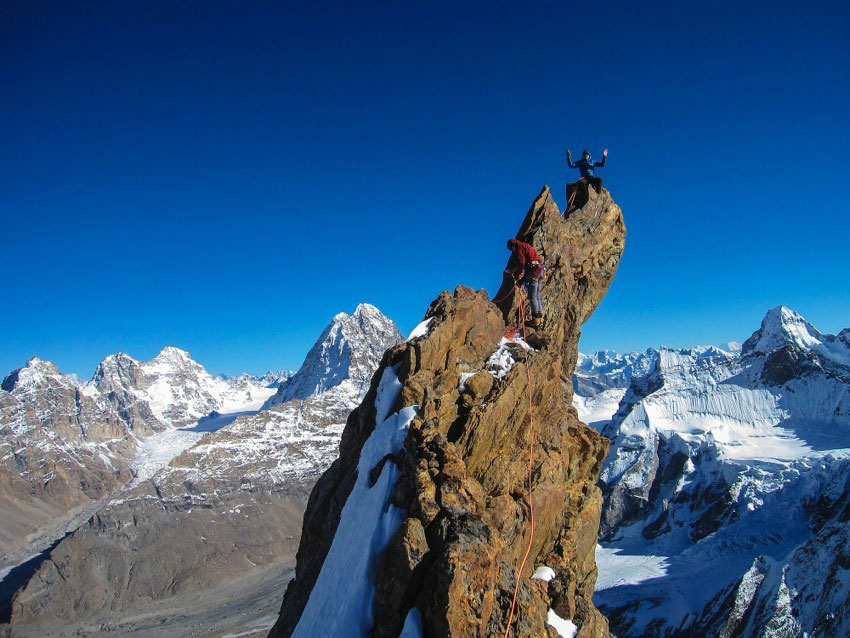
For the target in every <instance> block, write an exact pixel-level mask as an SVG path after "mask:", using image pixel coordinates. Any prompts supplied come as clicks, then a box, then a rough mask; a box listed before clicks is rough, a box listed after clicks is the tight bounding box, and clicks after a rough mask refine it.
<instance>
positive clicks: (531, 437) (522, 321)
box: [504, 284, 534, 638]
mask: <svg viewBox="0 0 850 638" xmlns="http://www.w3.org/2000/svg"><path fill="white" fill-rule="evenodd" d="M513 289H516V284H514V288H513ZM518 314H519V324H520V326H522V338H523V340H525V339H526V336H527V335H526V330H525V300H523V299H521V300H520V304H519V311H518ZM524 363H525V374H526V380H527V382H528V418H529V422H530V428H529V440H530V442H529V446H528V511H529V522H530V526H531V533H530V535H529V537H528V547H527V548H526V550H525V555H524V556H523V557H522V563H520V566H519V570H517V576H516V587H514V596H513V600H512V601H511V612H510V615H509V616H508V625H507V627H505V637H504V638H508V632H510V630H511V623H513V620H514V609H515V608H516V599H517V595H518V594H519V580H520V577H521V576H522V570H523V569H524V568H525V563H526V562H527V561H528V555H529V554H530V553H531V544H532V542H533V541H534V498H533V494H532V478H533V475H534V405H533V403H532V395H533V394H534V390H533V388H532V385H531V368H530V367H529V364H528V351H527V350H526V351H525V362H524Z"/></svg>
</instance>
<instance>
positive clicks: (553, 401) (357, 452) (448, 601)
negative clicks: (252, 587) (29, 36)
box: [270, 188, 625, 638]
mask: <svg viewBox="0 0 850 638" xmlns="http://www.w3.org/2000/svg"><path fill="white" fill-rule="evenodd" d="M624 237H625V227H624V225H623V219H622V214H621V211H620V209H619V207H618V206H617V205H616V204H615V203H614V202H613V200H612V199H611V198H610V196H609V194H608V192H607V191H605V190H603V191H602V192H601V193H600V194H596V193H593V192H591V193H590V194H589V200H588V202H587V203H586V204H585V206H584V207H582V208H580V209H578V210H575V211H573V212H572V213H571V214H570V215H569V216H568V217H567V218H566V219H564V218H563V217H562V216H561V214H560V212H559V211H558V209H557V207H556V205H555V203H554V202H553V200H552V197H551V195H550V193H549V190H548V188H544V189H543V191H542V192H541V193H540V195H539V196H538V197H537V199H536V200H535V201H534V203H533V204H532V206H531V209H530V210H529V212H528V214H527V215H526V217H525V220H524V222H523V223H522V225H521V227H520V230H519V232H518V233H517V238H519V239H521V240H522V241H525V242H528V243H531V244H532V245H533V246H534V247H535V248H536V249H537V251H538V252H539V253H540V254H541V255H542V256H543V257H544V259H545V263H546V270H545V273H544V282H543V285H542V296H543V298H544V306H545V312H544V317H545V322H546V324H545V325H546V330H545V332H541V331H532V330H530V329H529V330H528V332H527V336H526V339H525V340H523V339H519V338H513V339H506V338H505V337H504V335H505V334H506V332H507V330H508V327H509V326H510V325H511V324H513V325H516V310H517V305H518V303H519V296H518V294H517V292H516V291H515V290H514V289H513V285H512V282H508V281H505V282H504V283H503V285H502V288H501V289H500V291H499V292H498V293H497V294H496V297H495V298H496V299H497V300H498V301H499V304H498V305H497V304H495V303H493V302H491V301H490V300H489V299H488V296H487V294H486V292H485V291H478V292H475V291H473V290H471V289H469V288H464V287H459V288H458V289H457V290H456V291H455V293H454V294H453V295H452V294H449V293H443V294H441V295H440V296H439V297H438V298H437V299H436V300H435V301H434V302H433V303H432V304H431V306H430V308H429V309H428V311H427V313H426V315H425V322H426V323H424V324H423V325H422V326H420V328H419V329H417V330H416V331H415V332H414V334H417V335H421V336H417V337H415V338H413V339H411V340H410V341H409V342H407V343H405V344H402V345H400V346H397V347H395V348H393V349H392V350H390V351H388V352H387V353H386V355H385V356H384V358H383V360H382V362H381V366H380V368H379V370H378V372H377V373H376V374H375V376H374V378H373V380H372V384H371V387H370V389H369V392H368V394H367V395H366V397H365V399H364V401H363V402H362V403H361V404H360V406H359V407H358V408H357V409H355V410H354V411H353V412H352V413H351V415H350V416H349V417H348V421H347V424H346V428H345V430H344V432H343V436H342V442H341V444H340V455H339V458H338V459H337V460H336V461H335V462H334V463H333V465H332V466H331V467H330V468H329V469H328V471H327V472H326V473H325V474H324V475H323V476H322V477H321V478H320V479H319V481H318V483H317V485H316V487H315V488H314V490H313V492H312V494H311V496H310V500H309V503H308V506H307V511H306V513H305V516H304V524H303V529H302V536H301V543H300V546H299V550H298V556H297V567H296V576H295V578H294V579H293V580H292V581H291V582H290V584H289V587H288V588H287V591H286V594H285V597H284V601H283V605H282V608H281V615H280V618H279V619H278V622H277V624H276V625H275V627H274V628H273V630H272V632H271V634H270V636H273V637H275V638H277V637H283V636H291V635H296V636H315V635H323V636H358V635H363V636H366V635H370V636H392V637H395V636H399V635H400V633H401V632H402V631H403V630H404V632H405V633H404V635H405V636H408V635H411V636H415V635H426V636H429V637H436V636H470V637H471V636H493V635H502V634H504V632H505V629H506V624H507V622H508V616H509V612H510V607H511V600H512V596H513V593H514V588H515V585H516V583H517V568H518V567H519V565H520V562H521V561H522V558H523V555H524V553H525V551H526V547H527V545H528V544H529V539H530V535H531V534H530V532H531V525H530V522H531V521H530V510H529V494H528V485H527V481H528V476H529V458H530V453H531V449H530V435H531V425H532V421H531V419H530V410H529V399H531V403H532V404H533V409H534V412H533V414H534V417H533V424H534V429H535V432H534V446H533V462H532V473H531V475H532V481H533V487H532V499H533V505H534V523H535V532H534V537H533V542H532V543H531V551H530V556H529V560H528V561H527V563H526V566H525V568H524V569H523V572H522V573H521V574H520V575H519V576H520V579H519V590H518V598H517V606H516V607H517V609H516V616H515V619H514V621H513V625H512V627H511V629H510V634H509V635H512V636H546V635H549V636H555V635H557V634H556V632H555V629H554V628H553V627H552V626H550V625H549V624H548V623H547V620H551V618H552V615H553V614H557V615H558V616H559V617H560V618H561V619H563V622H564V624H566V625H569V623H573V624H574V625H575V627H577V630H578V633H577V634H576V635H577V636H578V637H579V638H589V637H600V638H601V637H605V636H607V635H608V629H607V622H606V621H605V619H604V618H603V617H602V616H601V614H600V613H599V612H598V611H597V610H596V609H595V607H594V606H593V603H592V601H591V596H592V593H593V589H594V583H595V580H596V565H595V561H594V551H595V547H596V536H597V531H598V527H599V516H600V509H601V504H602V498H601V493H600V490H599V489H598V488H597V487H596V485H595V482H596V478H597V475H598V473H599V470H600V466H601V463H602V461H603V459H604V458H605V456H606V453H607V449H608V445H607V442H606V440H605V439H603V438H602V437H601V436H600V435H599V434H598V433H596V432H595V431H594V430H592V429H590V428H589V427H587V426H586V425H584V424H583V423H581V422H580V421H579V420H578V418H577V415H576V411H575V409H574V408H573V407H572V405H571V399H572V383H571V375H572V373H573V369H574V367H575V363H576V358H577V344H578V338H579V334H580V327H581V324H582V323H583V322H584V321H585V320H586V319H587V318H588V317H589V316H590V314H591V313H592V312H593V310H594V309H595V308H596V306H597V305H598V303H599V302H600V300H601V299H602V297H603V295H604V294H605V292H606V290H607V289H608V287H609V285H610V283H611V281H612V279H613V277H614V274H615V272H616V269H617V265H618V262H619V258H620V256H621V253H622V250H623V245H624ZM527 344H533V345H534V346H535V348H531V347H529V346H528V345H527ZM527 368H528V372H530V378H531V381H532V383H531V387H529V385H528V378H529V375H528V374H527V370H526V369H527ZM349 497H350V498H349ZM541 566H547V567H549V568H551V570H553V573H554V577H552V578H551V579H550V580H548V582H547V581H546V580H541V579H532V578H530V576H531V575H532V573H533V572H534V571H535V569H536V568H538V567H541Z"/></svg>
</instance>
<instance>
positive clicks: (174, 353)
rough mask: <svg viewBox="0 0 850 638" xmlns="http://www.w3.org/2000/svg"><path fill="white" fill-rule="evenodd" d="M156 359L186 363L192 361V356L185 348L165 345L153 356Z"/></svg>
mask: <svg viewBox="0 0 850 638" xmlns="http://www.w3.org/2000/svg"><path fill="white" fill-rule="evenodd" d="M153 360H154V361H171V362H174V363H184V362H186V361H192V356H191V355H190V354H189V353H188V352H186V351H185V350H181V349H180V348H175V347H174V346H166V347H164V348H163V349H162V350H161V351H160V353H159V354H158V355H156V356H155V357H154V358H153Z"/></svg>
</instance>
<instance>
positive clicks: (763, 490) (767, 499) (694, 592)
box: [595, 307, 850, 638]
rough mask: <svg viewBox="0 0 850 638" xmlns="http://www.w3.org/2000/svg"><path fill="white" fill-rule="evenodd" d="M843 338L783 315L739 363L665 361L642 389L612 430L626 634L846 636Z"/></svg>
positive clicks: (704, 355)
mask: <svg viewBox="0 0 850 638" xmlns="http://www.w3.org/2000/svg"><path fill="white" fill-rule="evenodd" d="M847 335H848V331H847V330H844V331H842V332H841V333H840V334H839V335H837V336H833V335H823V334H821V333H819V332H818V331H817V330H815V329H814V328H813V327H812V326H811V325H810V324H808V323H807V322H806V321H805V320H804V319H803V318H802V317H800V316H799V315H797V314H796V313H794V312H793V311H791V310H789V309H787V308H784V307H779V308H775V309H773V310H771V311H770V312H768V313H767V315H766V316H765V319H764V321H763V322H762V324H761V327H760V328H759V330H757V331H756V332H755V333H754V334H753V335H752V337H750V339H748V340H747V341H746V342H745V343H744V345H743V348H742V350H741V352H740V353H727V352H723V351H720V350H718V349H716V348H697V349H691V350H682V351H673V350H668V349H662V350H660V351H658V352H657V354H656V355H655V357H654V362H653V365H652V368H651V369H650V370H649V371H648V372H647V373H645V374H641V375H636V376H635V377H633V378H632V381H631V385H630V387H629V389H628V391H627V393H626V394H625V396H624V398H623V401H622V403H621V404H620V407H619V410H618V412H617V413H616V414H615V415H614V417H613V419H612V420H611V422H610V424H608V425H607V426H605V428H604V430H603V433H604V434H605V435H606V436H609V437H610V438H611V441H612V446H611V452H610V454H609V457H608V459H606V462H605V465H604V467H603V470H602V474H601V480H602V482H603V485H604V488H603V489H604V491H605V493H606V500H605V507H604V509H603V515H602V527H601V535H600V537H601V539H602V541H603V544H602V549H601V550H600V555H599V557H598V558H599V562H600V570H601V572H600V573H601V575H602V576H601V578H600V585H599V591H598V592H597V595H596V598H595V600H596V602H597V604H599V605H600V606H601V608H602V609H603V610H604V611H605V613H606V614H608V615H609V618H610V619H611V621H612V626H613V630H614V632H615V633H616V634H617V635H618V636H621V637H623V638H627V637H629V636H648V637H652V636H665V637H669V636H688V635H700V636H706V637H714V636H718V637H719V636H742V637H747V638H749V637H753V638H755V637H764V638H769V637H770V638H773V637H778V636H783V637H784V636H802V635H803V633H804V632H806V633H807V634H808V635H816V636H821V637H823V638H837V637H838V636H844V635H847V631H848V627H847V625H846V624H845V621H844V620H843V618H845V617H846V610H847V609H846V608H847V603H846V601H847V596H846V593H847V590H846V583H850V574H848V572H847V567H846V565H848V563H847V562H846V561H845V558H844V552H845V550H844V549H843V547H844V546H843V545H842V539H843V538H844V537H845V536H846V534H847V521H848V517H850V515H848V511H850V510H848V509H847V503H848V495H850V480H848V479H850V474H848V463H850V365H848V364H850V356H848V355H850V343H848V339H847ZM813 557H816V558H817V561H818V562H817V565H816V566H815V564H811V563H809V562H808V561H811V560H812V559H813ZM606 570H610V575H609V574H606ZM617 574H619V575H617ZM830 618H831V620H830Z"/></svg>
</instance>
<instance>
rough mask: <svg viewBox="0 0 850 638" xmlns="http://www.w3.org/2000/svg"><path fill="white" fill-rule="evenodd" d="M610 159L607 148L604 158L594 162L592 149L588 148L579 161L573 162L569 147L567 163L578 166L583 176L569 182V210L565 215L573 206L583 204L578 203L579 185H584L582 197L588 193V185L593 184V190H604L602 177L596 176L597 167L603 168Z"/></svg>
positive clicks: (576, 206) (572, 166)
mask: <svg viewBox="0 0 850 638" xmlns="http://www.w3.org/2000/svg"><path fill="white" fill-rule="evenodd" d="M606 159H608V149H607V148H606V149H605V150H604V151H602V160H601V161H599V162H594V161H593V159H592V158H591V157H590V151H588V150H587V149H585V150H583V151H582V152H581V159H580V160H579V161H577V162H573V154H572V153H571V152H570V151H569V149H567V165H568V166H569V167H570V168H577V169H579V171H580V172H581V176H580V177H579V179H578V181H577V182H574V183H568V184H567V210H566V213H564V215H565V216H566V215H567V214H568V213H570V212H571V211H572V210H573V208H578V207H580V206H583V205H584V204H583V203H578V204H577V203H576V193H577V192H578V187H579V185H580V184H581V185H583V188H582V199H583V200H584V201H587V200H586V199H585V197H586V195H587V186H588V185H590V186H593V190H595V191H596V192H597V193H599V192H600V191H601V190H602V178H601V177H596V172H595V169H597V168H602V167H603V166H605V160H606Z"/></svg>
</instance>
